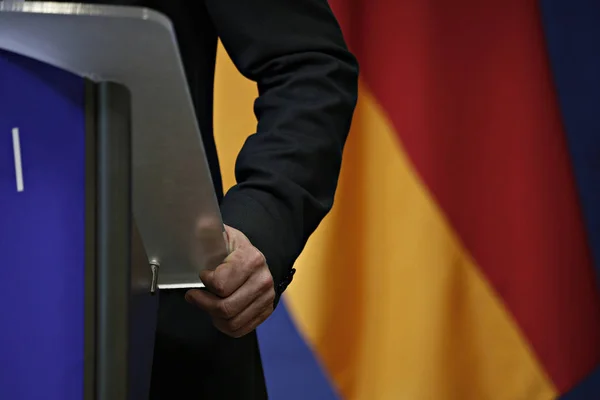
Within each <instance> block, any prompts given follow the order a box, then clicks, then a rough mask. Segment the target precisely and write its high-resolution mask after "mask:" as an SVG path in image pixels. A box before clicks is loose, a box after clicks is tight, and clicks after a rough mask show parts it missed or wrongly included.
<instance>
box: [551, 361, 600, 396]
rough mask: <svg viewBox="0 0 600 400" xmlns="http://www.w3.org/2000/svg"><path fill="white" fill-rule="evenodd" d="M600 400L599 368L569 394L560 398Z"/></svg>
mask: <svg viewBox="0 0 600 400" xmlns="http://www.w3.org/2000/svg"><path fill="white" fill-rule="evenodd" d="M596 399H600V368H596V370H595V371H594V373H592V374H591V375H590V376H589V377H587V379H585V380H584V381H583V382H582V383H581V384H579V385H578V386H577V387H576V388H575V389H573V390H571V391H570V392H569V393H567V394H565V395H564V396H561V400H596Z"/></svg>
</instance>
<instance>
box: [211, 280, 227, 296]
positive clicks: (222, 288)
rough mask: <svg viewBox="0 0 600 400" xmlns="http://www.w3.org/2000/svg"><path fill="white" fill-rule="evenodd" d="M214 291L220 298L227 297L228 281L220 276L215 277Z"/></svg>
mask: <svg viewBox="0 0 600 400" xmlns="http://www.w3.org/2000/svg"><path fill="white" fill-rule="evenodd" d="M212 289H213V290H214V292H215V294H216V295H217V296H219V297H226V296H227V295H228V293H227V284H226V280H225V279H223V278H222V277H221V276H220V275H215V279H214V280H213V282H212Z"/></svg>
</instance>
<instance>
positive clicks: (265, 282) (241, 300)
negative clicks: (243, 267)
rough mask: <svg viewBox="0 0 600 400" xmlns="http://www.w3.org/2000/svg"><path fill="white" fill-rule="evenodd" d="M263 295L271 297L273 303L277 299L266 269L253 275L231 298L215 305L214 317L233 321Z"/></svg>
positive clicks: (269, 274)
mask: <svg viewBox="0 0 600 400" xmlns="http://www.w3.org/2000/svg"><path fill="white" fill-rule="evenodd" d="M263 295H266V296H267V297H270V298H271V302H273V300H274V299H275V289H274V284H273V278H272V277H271V273H270V272H269V270H268V269H267V268H266V267H264V268H263V269H262V270H261V271H259V272H258V273H255V274H253V275H252V276H251V277H250V278H249V279H248V280H247V281H246V283H245V284H243V285H242V287H240V288H239V289H238V290H236V291H235V292H234V293H233V294H232V295H231V296H229V297H226V298H223V299H220V300H221V301H219V302H218V303H217V304H216V305H215V307H216V309H214V310H213V311H212V315H214V316H215V317H216V318H220V319H224V320H229V319H232V318H234V317H236V316H237V315H238V314H240V313H241V312H242V311H244V310H245V309H246V308H248V307H249V306H250V305H251V304H253V303H255V302H256V301H257V299H260V297H261V296H263Z"/></svg>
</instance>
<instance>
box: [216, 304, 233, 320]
mask: <svg viewBox="0 0 600 400" xmlns="http://www.w3.org/2000/svg"><path fill="white" fill-rule="evenodd" d="M217 313H218V315H219V317H221V318H224V319H229V318H231V317H233V310H232V309H231V306H230V305H229V302H228V301H226V300H223V301H220V302H219V304H218V305H217Z"/></svg>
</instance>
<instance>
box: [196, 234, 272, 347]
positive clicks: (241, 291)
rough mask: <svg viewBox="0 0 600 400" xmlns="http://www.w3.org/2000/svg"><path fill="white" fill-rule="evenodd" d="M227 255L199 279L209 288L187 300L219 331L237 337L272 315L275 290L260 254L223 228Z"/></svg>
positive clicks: (244, 238) (238, 235)
mask: <svg viewBox="0 0 600 400" xmlns="http://www.w3.org/2000/svg"><path fill="white" fill-rule="evenodd" d="M225 231H226V234H227V241H228V248H229V249H230V253H229V255H228V256H227V258H226V259H225V261H223V263H221V265H219V266H218V267H217V268H216V269H215V270H214V271H203V272H202V273H201V274H200V279H201V280H202V282H204V285H205V286H206V288H207V289H208V291H206V290H198V289H192V290H189V291H188V292H187V293H186V300H187V301H188V302H190V303H192V304H195V305H196V306H198V307H199V308H200V309H202V310H204V311H206V312H208V313H209V314H210V316H211V317H212V320H213V323H214V324H215V326H216V327H217V329H219V330H220V331H221V332H223V333H225V334H227V335H229V336H232V337H236V338H239V337H241V336H244V335H246V334H247V333H250V332H252V331H253V330H254V329H256V327H258V326H259V325H260V324H261V323H262V322H263V321H265V320H266V319H267V318H268V317H269V315H271V313H272V312H273V306H274V304H273V302H274V300H275V288H274V283H273V277H272V276H271V272H270V271H269V267H268V266H267V262H266V260H265V257H264V256H263V254H262V253H261V252H260V251H259V250H258V249H257V248H256V247H254V246H252V244H251V243H250V240H248V238H247V237H246V236H245V235H244V234H243V233H242V232H240V231H238V230H237V229H234V228H231V227H229V226H225Z"/></svg>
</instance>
